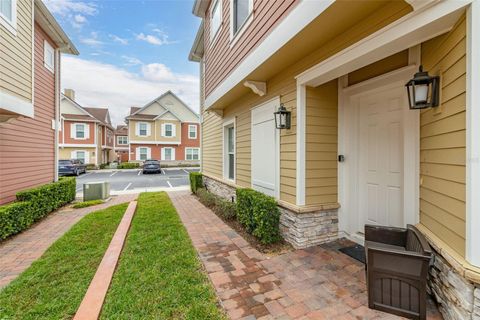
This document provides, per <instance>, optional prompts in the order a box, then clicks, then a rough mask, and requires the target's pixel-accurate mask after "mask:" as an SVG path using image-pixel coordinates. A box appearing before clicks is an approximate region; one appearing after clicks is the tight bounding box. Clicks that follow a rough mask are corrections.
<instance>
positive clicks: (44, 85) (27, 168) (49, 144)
mask: <svg viewBox="0 0 480 320" xmlns="http://www.w3.org/2000/svg"><path fill="white" fill-rule="evenodd" d="M44 40H47V41H48V42H50V44H53V42H52V41H51V40H50V39H49V38H48V36H47V35H46V34H45V32H44V31H43V30H42V29H41V28H40V26H39V25H37V24H35V42H34V43H35V48H34V54H35V66H34V67H35V78H34V89H35V93H34V118H33V119H32V118H26V117H19V118H15V119H11V120H9V121H7V122H4V123H1V124H0V150H1V152H0V204H4V203H7V202H10V201H13V200H15V193H17V192H18V191H21V190H24V189H27V188H32V187H35V186H39V185H42V184H45V183H49V182H52V181H53V180H54V179H55V172H54V171H55V163H54V161H55V139H54V136H55V131H54V130H53V129H52V120H53V119H54V118H55V76H54V74H53V73H52V72H50V71H49V70H47V69H46V68H45V67H44V63H43V46H44V45H43V44H44Z"/></svg>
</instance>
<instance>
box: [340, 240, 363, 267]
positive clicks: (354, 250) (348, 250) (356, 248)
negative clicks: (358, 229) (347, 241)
mask: <svg viewBox="0 0 480 320" xmlns="http://www.w3.org/2000/svg"><path fill="white" fill-rule="evenodd" d="M338 250H339V251H340V252H342V253H344V254H346V255H347V256H350V257H352V258H353V259H355V260H358V261H360V262H361V263H363V264H365V248H364V247H363V246H361V245H359V244H356V245H353V246H349V247H343V248H340V249H338Z"/></svg>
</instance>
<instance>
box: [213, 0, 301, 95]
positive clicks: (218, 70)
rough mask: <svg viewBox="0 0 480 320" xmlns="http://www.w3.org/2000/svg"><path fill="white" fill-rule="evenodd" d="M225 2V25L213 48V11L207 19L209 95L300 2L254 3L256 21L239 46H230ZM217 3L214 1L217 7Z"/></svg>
mask: <svg viewBox="0 0 480 320" xmlns="http://www.w3.org/2000/svg"><path fill="white" fill-rule="evenodd" d="M219 1H222V25H221V27H220V31H219V34H217V38H216V39H214V43H213V45H210V10H211V8H209V10H208V12H207V18H206V19H205V24H204V26H205V38H204V39H205V94H206V96H208V95H209V94H210V93H212V91H213V90H214V89H215V88H216V87H217V86H218V85H219V84H220V83H221V82H222V81H223V80H225V78H226V77H227V76H228V75H230V73H231V72H232V71H233V70H234V69H235V67H236V66H238V65H239V63H240V62H241V61H242V60H243V59H244V58H245V57H246V56H247V55H248V54H249V53H250V52H251V51H252V50H253V49H255V48H256V47H257V46H258V45H259V44H260V43H261V42H262V41H263V39H264V38H265V37H266V36H267V35H268V34H269V33H270V32H271V31H272V30H273V29H274V27H275V26H276V25H277V23H278V22H279V21H281V19H282V18H284V17H285V16H286V15H287V13H288V12H289V10H291V9H292V8H293V7H294V6H295V5H296V4H297V3H298V2H299V1H298V0H265V1H253V20H252V21H251V23H250V24H249V25H247V26H246V28H247V29H245V30H244V32H243V34H241V35H240V37H239V38H238V39H236V42H235V43H234V44H233V45H232V46H230V3H231V1H230V0H219ZM214 3H215V1H212V3H211V5H213V4H214Z"/></svg>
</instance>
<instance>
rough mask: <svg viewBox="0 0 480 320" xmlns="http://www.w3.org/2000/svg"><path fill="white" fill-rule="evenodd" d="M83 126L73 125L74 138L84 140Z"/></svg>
mask: <svg viewBox="0 0 480 320" xmlns="http://www.w3.org/2000/svg"><path fill="white" fill-rule="evenodd" d="M85 136H86V135H85V125H84V124H83V123H77V124H75V138H76V139H85Z"/></svg>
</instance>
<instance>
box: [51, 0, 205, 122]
mask: <svg viewBox="0 0 480 320" xmlns="http://www.w3.org/2000/svg"><path fill="white" fill-rule="evenodd" d="M44 1H45V3H46V5H47V6H48V8H49V9H50V11H51V12H52V13H53V14H54V16H55V17H56V18H57V20H58V22H59V23H60V25H61V26H62V27H63V29H64V30H65V32H66V33H67V34H68V36H69V37H70V39H71V40H72V41H73V42H74V44H75V45H76V47H77V48H78V49H79V51H80V55H79V56H68V55H64V56H63V57H62V87H63V88H72V89H74V90H75V92H76V98H77V101H78V102H79V103H80V104H82V105H84V106H90V107H107V106H108V107H109V108H110V110H111V113H112V118H113V120H114V122H115V123H121V122H122V120H123V118H124V117H125V116H126V115H127V110H128V108H129V107H130V106H141V105H143V104H145V103H147V102H149V101H151V100H152V99H154V98H155V97H157V96H159V95H161V94H162V93H163V92H165V91H166V90H172V91H173V92H175V93H176V94H178V95H179V96H180V98H182V99H183V100H184V101H185V102H187V103H188V104H189V105H190V106H191V107H192V108H193V109H196V110H198V91H199V90H198V64H197V63H193V62H190V61H188V53H189V51H190V48H191V45H192V43H193V40H194V38H195V34H196V32H197V29H198V26H199V24H200V19H198V18H196V17H195V16H193V15H192V13H191V11H192V5H193V0H170V1H167V0H148V1H139V0H108V1H103V0H102V1H75V0H44Z"/></svg>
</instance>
